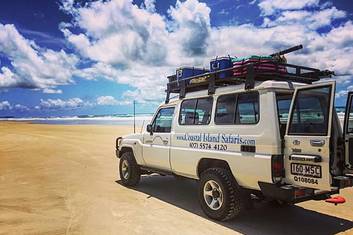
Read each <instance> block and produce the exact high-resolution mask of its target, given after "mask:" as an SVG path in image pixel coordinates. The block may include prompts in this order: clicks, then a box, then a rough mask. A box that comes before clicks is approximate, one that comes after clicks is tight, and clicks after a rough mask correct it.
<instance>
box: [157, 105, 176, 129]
mask: <svg viewBox="0 0 353 235" xmlns="http://www.w3.org/2000/svg"><path fill="white" fill-rule="evenodd" d="M173 115H174V108H162V109H160V110H159V112H158V114H157V116H156V118H155V119H154V122H153V124H152V125H153V132H157V133H168V132H170V131H171V129H172V122H173Z"/></svg>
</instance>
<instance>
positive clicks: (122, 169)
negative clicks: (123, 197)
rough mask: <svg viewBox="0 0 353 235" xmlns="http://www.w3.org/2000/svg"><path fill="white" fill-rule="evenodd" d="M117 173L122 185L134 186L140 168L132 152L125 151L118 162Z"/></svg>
mask: <svg viewBox="0 0 353 235" xmlns="http://www.w3.org/2000/svg"><path fill="white" fill-rule="evenodd" d="M119 174H120V179H121V182H122V184H123V185H125V186H135V185H137V184H138V183H139V182H140V178H141V173H140V168H139V166H138V165H137V163H136V160H135V158H134V155H133V153H132V152H125V153H124V154H123V155H122V156H121V158H120V162H119Z"/></svg>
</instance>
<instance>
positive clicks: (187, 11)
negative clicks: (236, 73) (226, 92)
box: [0, 0, 353, 117]
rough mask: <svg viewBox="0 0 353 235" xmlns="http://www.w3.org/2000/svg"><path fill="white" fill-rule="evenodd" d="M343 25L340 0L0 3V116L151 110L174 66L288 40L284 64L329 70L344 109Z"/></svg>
mask: <svg viewBox="0 0 353 235" xmlns="http://www.w3.org/2000/svg"><path fill="white" fill-rule="evenodd" d="M352 20H353V4H351V3H350V1H348V0H337V1H325V0H292V1H285V0H271V1H270V0H253V1H245V0H218V1H201V0H187V1H175V0H163V1H158V0H156V1H155V0H136V1H130V0H111V1H103V2H102V1H88V2H87V1H72V0H62V1H59V0H58V1H47V0H36V1H25V0H22V1H19V0H12V1H2V3H1V7H0V116H17V117H30V116H63V115H64V116H65V115H82V114H112V113H131V112H132V105H131V102H132V100H134V99H135V100H137V101H138V112H141V113H144V112H153V111H154V109H155V107H156V106H157V104H158V103H159V102H161V101H162V100H163V97H164V89H165V84H166V78H165V77H166V75H169V74H171V73H173V72H174V71H175V68H176V67H179V66H182V65H190V66H194V65H196V66H204V67H206V66H207V65H208V62H209V60H210V59H211V58H214V57H216V56H222V55H228V54H230V55H234V56H245V55H250V54H264V55H266V54H269V53H271V52H273V51H276V50H279V49H283V48H286V47H289V46H293V45H296V44H303V45H304V47H305V50H303V51H301V52H298V53H293V54H291V55H288V60H289V61H290V62H293V63H298V64H304V65H310V66H314V67H318V68H321V69H332V70H335V71H336V73H337V74H339V75H340V76H337V77H336V79H337V82H338V83H337V84H338V90H337V95H336V97H337V99H336V104H337V105H344V102H345V95H346V93H347V91H348V90H353V83H352V78H353V76H352V74H353V59H352V57H351V56H352V53H353V23H352Z"/></svg>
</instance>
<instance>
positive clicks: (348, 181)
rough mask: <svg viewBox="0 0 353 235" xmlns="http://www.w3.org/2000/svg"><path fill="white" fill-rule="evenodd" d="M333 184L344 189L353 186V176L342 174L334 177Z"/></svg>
mask: <svg viewBox="0 0 353 235" xmlns="http://www.w3.org/2000/svg"><path fill="white" fill-rule="evenodd" d="M333 185H334V186H336V187H338V188H340V189H343V188H348V187H352V186H353V176H350V175H342V176H335V177H333Z"/></svg>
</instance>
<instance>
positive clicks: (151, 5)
mask: <svg viewBox="0 0 353 235" xmlns="http://www.w3.org/2000/svg"><path fill="white" fill-rule="evenodd" d="M155 4H156V0H145V1H144V6H145V8H146V10H147V11H148V12H155V11H156V5H155Z"/></svg>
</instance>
